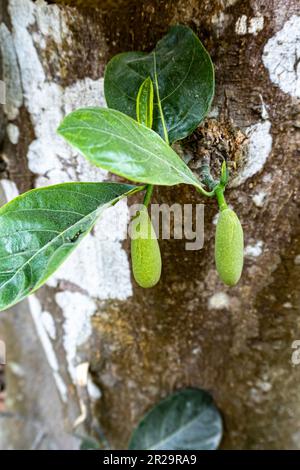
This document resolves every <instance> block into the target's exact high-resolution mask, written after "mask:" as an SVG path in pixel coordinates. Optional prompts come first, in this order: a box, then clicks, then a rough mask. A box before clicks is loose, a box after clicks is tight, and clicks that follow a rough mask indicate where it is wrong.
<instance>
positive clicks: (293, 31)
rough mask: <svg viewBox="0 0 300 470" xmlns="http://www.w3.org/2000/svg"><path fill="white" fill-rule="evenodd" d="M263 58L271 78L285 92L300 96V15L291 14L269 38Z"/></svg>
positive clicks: (296, 96)
mask: <svg viewBox="0 0 300 470" xmlns="http://www.w3.org/2000/svg"><path fill="white" fill-rule="evenodd" d="M262 60H263V63H264V65H265V67H266V68H267V69H268V72H269V75H270V80H271V81H272V82H273V83H275V85H278V86H279V88H280V89H281V90H282V91H283V92H285V93H288V94H289V95H291V96H293V97H295V98H300V16H296V15H293V16H291V18H290V19H289V20H288V21H286V23H285V24H284V26H283V28H282V29H281V30H280V31H278V32H277V33H276V34H275V35H274V36H273V37H272V38H270V39H269V40H268V42H267V43H266V45H265V47H264V52H263V56H262Z"/></svg>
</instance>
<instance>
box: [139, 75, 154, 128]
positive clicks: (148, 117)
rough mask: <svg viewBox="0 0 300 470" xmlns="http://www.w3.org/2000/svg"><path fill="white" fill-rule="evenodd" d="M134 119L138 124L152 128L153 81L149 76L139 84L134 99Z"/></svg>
mask: <svg viewBox="0 0 300 470" xmlns="http://www.w3.org/2000/svg"><path fill="white" fill-rule="evenodd" d="M136 119H137V121H138V122H139V123H140V124H143V125H144V126H146V127H149V128H150V129H151V128H152V124H153V83H152V80H151V78H150V77H148V78H146V80H145V81H144V82H143V83H142V84H141V86H140V89H139V92H138V95H137V99H136Z"/></svg>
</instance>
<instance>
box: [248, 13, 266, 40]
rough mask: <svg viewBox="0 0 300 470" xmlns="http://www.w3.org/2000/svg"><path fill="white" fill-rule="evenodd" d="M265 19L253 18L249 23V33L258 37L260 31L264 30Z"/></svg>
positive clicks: (259, 16)
mask: <svg viewBox="0 0 300 470" xmlns="http://www.w3.org/2000/svg"><path fill="white" fill-rule="evenodd" d="M264 22H265V20H264V17H263V16H261V15H258V16H254V17H253V18H250V21H249V27H248V33H249V34H253V35H254V36H256V35H257V33H259V32H260V31H262V30H263V28H264Z"/></svg>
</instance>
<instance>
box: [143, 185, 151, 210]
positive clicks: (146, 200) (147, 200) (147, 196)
mask: <svg viewBox="0 0 300 470" xmlns="http://www.w3.org/2000/svg"><path fill="white" fill-rule="evenodd" d="M152 193H153V184H148V185H147V189H146V194H145V197H144V201H143V204H144V206H146V207H148V206H149V203H150V201H151V197H152Z"/></svg>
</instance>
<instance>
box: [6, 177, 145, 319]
mask: <svg viewBox="0 0 300 470" xmlns="http://www.w3.org/2000/svg"><path fill="white" fill-rule="evenodd" d="M135 190H137V188H136V187H134V186H130V185H127V184H117V183H65V184H58V185H54V186H48V187H45V188H40V189H34V190H32V191H29V192H27V193H25V194H23V195H21V196H19V197H17V198H16V199H14V200H12V201H11V202H9V203H8V204H6V205H5V206H3V207H1V209H0V232H1V236H0V310H4V309H5V308H7V307H9V306H11V305H14V304H15V303H17V302H19V301H20V300H21V299H23V298H24V297H25V296H27V295H28V294H30V293H32V292H33V291H35V290H36V289H37V288H38V287H40V286H41V285H42V284H43V283H44V282H45V281H46V280H47V278H48V277H49V276H50V275H51V274H52V273H53V272H54V271H55V270H56V269H57V268H58V267H59V265H60V264H61V263H62V262H63V261H64V260H65V258H66V257H67V256H68V255H69V254H70V253H71V252H72V251H73V249H74V248H75V247H76V246H77V245H78V243H79V242H80V241H81V240H82V238H83V237H84V236H85V235H86V234H87V233H88V232H89V231H90V230H91V228H92V227H93V225H94V223H95V222H96V220H97V218H98V217H99V216H100V214H101V212H102V211H103V210H104V209H105V208H107V207H109V206H111V205H112V204H114V203H116V202H117V201H118V200H119V199H120V198H121V197H123V196H125V195H126V194H128V192H132V191H135Z"/></svg>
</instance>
